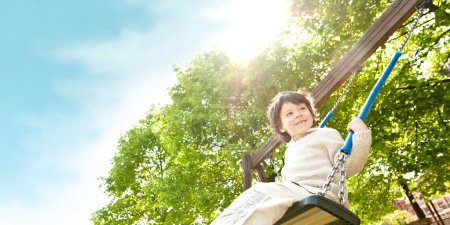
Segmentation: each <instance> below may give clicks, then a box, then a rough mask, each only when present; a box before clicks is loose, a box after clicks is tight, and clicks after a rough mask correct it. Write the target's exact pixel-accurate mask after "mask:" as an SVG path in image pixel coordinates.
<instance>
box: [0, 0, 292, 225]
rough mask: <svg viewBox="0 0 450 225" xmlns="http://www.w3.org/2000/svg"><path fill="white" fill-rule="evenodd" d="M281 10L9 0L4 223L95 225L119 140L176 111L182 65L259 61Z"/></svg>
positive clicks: (209, 3) (237, 4)
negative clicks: (161, 107) (218, 53)
mask: <svg viewBox="0 0 450 225" xmlns="http://www.w3.org/2000/svg"><path fill="white" fill-rule="evenodd" d="M287 9H288V4H287V3H286V2H285V1H281V0H202V1H200V0H190V1H183V0H178V1H174V0H165V1H155V0H108V1H87V0H77V1H68V0H39V1H31V0H14V1H7V0H0V107H1V110H0V126H1V127H0V179H1V180H0V224H1V225H29V224H35V225H62V224H64V225H72V224H73V225H87V224H92V222H91V221H90V218H91V214H92V213H93V212H94V211H95V210H98V209H100V208H101V207H103V206H104V205H105V204H107V202H108V200H109V199H108V196H107V195H106V194H105V193H104V190H103V189H102V187H100V186H101V181H100V180H99V178H100V177H102V176H107V174H108V170H109V169H110V168H111V159H112V157H113V156H114V153H115V151H116V144H117V141H118V139H119V137H120V135H122V134H124V133H125V132H126V131H127V130H128V129H130V128H132V126H133V125H134V124H137V123H138V120H139V119H140V118H144V116H145V114H146V113H147V111H148V110H149V109H150V106H151V105H152V104H168V103H169V102H170V100H169V97H168V95H167V93H168V88H170V87H171V86H172V85H173V84H175V82H176V77H175V74H174V73H173V71H172V68H173V65H181V66H183V65H187V64H188V63H189V61H190V60H192V59H193V58H194V57H195V56H196V55H199V54H201V53H204V52H206V51H209V50H212V49H222V50H224V51H226V52H227V53H228V54H229V56H230V57H231V58H232V59H233V60H235V61H236V62H242V61H245V60H248V59H250V58H251V57H252V56H254V54H256V52H257V50H258V49H260V48H262V47H264V46H265V44H267V43H268V42H269V41H270V39H271V38H273V37H274V36H275V35H276V33H277V32H278V31H279V30H280V29H281V27H283V25H284V24H285V23H286V20H287V17H288V13H287Z"/></svg>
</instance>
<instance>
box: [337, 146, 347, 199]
mask: <svg viewBox="0 0 450 225" xmlns="http://www.w3.org/2000/svg"><path fill="white" fill-rule="evenodd" d="M341 155H343V156H342V157H343V159H342V164H341V166H342V168H341V180H340V181H339V194H338V196H339V203H341V205H343V204H344V203H345V191H346V190H345V178H346V177H347V163H346V162H347V157H348V156H347V154H345V153H342V152H341Z"/></svg>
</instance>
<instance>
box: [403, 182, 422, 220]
mask: <svg viewBox="0 0 450 225" xmlns="http://www.w3.org/2000/svg"><path fill="white" fill-rule="evenodd" d="M400 185H401V186H402V188H403V190H404V191H405V194H406V197H408V199H409V202H410V203H411V205H412V207H413V209H414V212H415V213H416V215H417V217H418V218H419V220H420V219H425V218H426V216H425V214H424V213H423V211H422V209H421V208H420V206H419V204H417V201H415V199H414V196H413V195H412V193H411V191H410V190H409V187H408V185H407V184H406V182H404V181H400Z"/></svg>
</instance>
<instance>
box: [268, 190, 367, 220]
mask: <svg viewBox="0 0 450 225" xmlns="http://www.w3.org/2000/svg"><path fill="white" fill-rule="evenodd" d="M360 223H361V221H360V219H359V218H358V217H357V216H356V215H355V214H353V213H352V212H351V211H350V210H348V209H347V208H345V207H344V206H342V205H340V204H338V203H336V202H333V201H332V200H330V199H327V198H325V197H322V196H318V195H313V196H310V197H307V198H305V199H303V200H301V201H299V202H296V203H294V204H293V205H292V206H291V207H290V208H289V209H288V211H286V213H285V214H284V216H283V217H282V218H281V219H280V220H278V222H277V223H276V224H275V225H294V224H298V225H300V224H301V225H341V224H342V225H343V224H352V225H359V224H360Z"/></svg>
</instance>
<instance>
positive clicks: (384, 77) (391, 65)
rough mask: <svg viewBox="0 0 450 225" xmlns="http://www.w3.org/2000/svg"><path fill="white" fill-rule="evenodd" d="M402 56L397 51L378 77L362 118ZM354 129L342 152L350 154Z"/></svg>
mask: <svg viewBox="0 0 450 225" xmlns="http://www.w3.org/2000/svg"><path fill="white" fill-rule="evenodd" d="M400 56H402V52H401V51H396V52H395V54H394V56H393V57H392V59H391V62H389V65H388V67H387V68H386V70H385V71H384V73H383V75H381V77H380V79H378V81H377V83H376V84H375V86H374V87H373V89H372V91H371V92H370V95H369V97H368V98H367V99H366V103H364V106H363V107H362V109H361V111H360V112H359V115H358V117H359V118H360V119H361V120H363V121H364V120H365V119H366V116H367V113H369V109H370V107H371V106H372V104H373V102H374V101H375V98H376V97H377V95H378V92H380V90H381V87H383V85H384V83H385V82H386V80H387V78H388V77H389V74H390V73H391V71H392V69H394V66H395V64H396V63H397V61H398V59H399V58H400ZM352 139H353V131H352V130H351V131H350V132H349V134H348V135H347V138H346V139H345V142H344V146H342V148H341V152H344V153H346V154H347V155H350V153H351V150H352V145H353V140H352Z"/></svg>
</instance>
